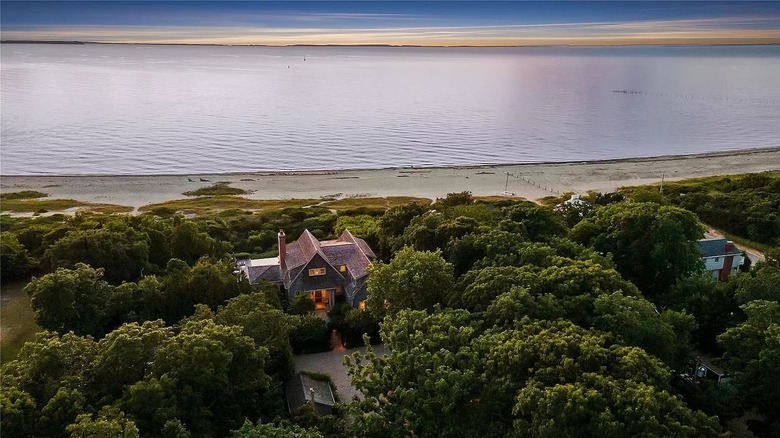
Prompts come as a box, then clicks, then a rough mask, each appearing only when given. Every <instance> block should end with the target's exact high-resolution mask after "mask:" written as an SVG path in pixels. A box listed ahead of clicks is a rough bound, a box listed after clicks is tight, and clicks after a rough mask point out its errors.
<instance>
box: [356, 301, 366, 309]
mask: <svg viewBox="0 0 780 438" xmlns="http://www.w3.org/2000/svg"><path fill="white" fill-rule="evenodd" d="M358 309H360V310H366V302H365V301H361V302H359V303H358Z"/></svg>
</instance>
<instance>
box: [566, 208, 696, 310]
mask: <svg viewBox="0 0 780 438" xmlns="http://www.w3.org/2000/svg"><path fill="white" fill-rule="evenodd" d="M703 232H704V228H703V227H702V225H701V224H700V223H699V221H698V219H697V218H696V216H695V215H694V214H693V213H691V212H689V211H687V210H683V209H681V208H677V207H670V206H662V205H659V204H655V203H630V202H629V203H616V204H610V205H607V206H606V207H601V208H598V209H596V210H594V214H592V215H591V216H590V217H588V218H586V219H585V220H583V221H582V222H580V223H579V224H577V226H576V227H574V229H572V233H571V234H572V238H573V240H575V241H577V242H580V243H582V244H584V245H590V246H592V247H593V248H594V249H596V250H597V251H600V252H602V253H605V254H606V253H611V254H612V255H613V256H614V260H615V264H616V265H617V269H618V271H620V273H621V274H623V275H624V276H625V277H626V278H628V279H629V280H631V281H632V282H634V284H636V285H637V286H638V287H639V289H640V290H642V292H644V294H645V295H646V296H648V297H650V298H652V297H655V296H658V295H661V294H664V293H666V292H668V291H669V289H670V288H671V286H672V285H673V284H674V283H675V282H676V281H677V280H678V279H680V278H684V277H687V276H689V275H691V274H693V273H695V272H697V271H700V270H701V269H702V266H703V265H702V261H701V253H700V252H699V248H698V246H697V240H698V239H700V238H701V237H702V235H703Z"/></svg>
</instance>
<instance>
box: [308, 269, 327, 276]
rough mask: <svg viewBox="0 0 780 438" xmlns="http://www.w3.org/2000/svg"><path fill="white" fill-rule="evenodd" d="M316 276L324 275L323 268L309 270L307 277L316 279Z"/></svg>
mask: <svg viewBox="0 0 780 438" xmlns="http://www.w3.org/2000/svg"><path fill="white" fill-rule="evenodd" d="M318 275H325V268H314V269H309V277H316V276H318Z"/></svg>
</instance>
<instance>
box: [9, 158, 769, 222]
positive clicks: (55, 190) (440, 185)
mask: <svg viewBox="0 0 780 438" xmlns="http://www.w3.org/2000/svg"><path fill="white" fill-rule="evenodd" d="M770 170H780V147H775V148H767V149H756V150H749V151H739V152H723V153H710V154H700V155H688V156H670V157H654V158H640V159H625V160H611V161H594V162H577V163H550V164H515V165H496V166H475V167H452V168H402V169H379V170H349V171H322V172H285V173H273V174H269V173H256V174H251V173H242V174H216V175H180V176H2V177H1V178H0V191H2V192H3V193H8V192H15V191H20V190H37V191H40V192H44V193H46V194H48V195H49V197H50V198H63V199H75V200H78V201H86V202H96V203H108V204H120V205H128V206H132V207H135V208H138V207H141V206H143V205H147V204H152V203H158V202H164V201H169V200H173V199H181V198H184V197H185V196H184V195H183V193H184V192H186V191H190V190H195V189H197V188H200V187H206V186H209V185H212V184H214V183H217V182H229V183H230V185H231V186H232V187H238V188H241V189H245V190H249V191H251V194H249V195H247V197H248V198H252V199H290V198H320V197H335V198H346V197H368V196H372V197H373V196H417V197H428V198H436V197H443V196H445V195H446V194H447V193H451V192H461V191H470V192H472V193H473V194H474V195H475V196H482V195H501V194H502V192H504V187H505V184H506V181H507V176H506V173H507V172H510V173H511V174H512V175H516V176H517V177H514V176H513V177H510V178H509V183H508V191H509V192H512V193H514V195H516V196H520V197H524V198H527V199H530V200H536V199H539V198H542V197H545V196H549V195H555V194H558V193H565V192H575V193H584V192H586V191H588V190H596V191H600V192H609V191H614V190H616V189H617V188H619V187H623V186H631V185H641V184H650V183H657V182H660V181H661V177H662V175H663V176H664V178H665V179H666V180H667V181H674V180H679V179H685V178H694V177H702V176H712V175H727V174H737V173H748V172H762V171H770Z"/></svg>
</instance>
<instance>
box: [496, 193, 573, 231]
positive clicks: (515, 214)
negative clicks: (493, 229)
mask: <svg viewBox="0 0 780 438" xmlns="http://www.w3.org/2000/svg"><path fill="white" fill-rule="evenodd" d="M504 215H505V217H506V219H505V220H503V221H502V222H501V223H500V227H501V229H502V230H505V231H509V232H512V233H518V234H521V235H523V236H525V237H526V238H527V239H529V240H532V241H545V240H548V239H550V238H553V237H561V236H565V235H566V234H567V233H568V231H569V229H568V228H567V227H566V224H565V223H564V222H563V220H561V218H560V217H559V216H558V215H557V214H556V213H555V211H554V210H553V209H552V208H550V207H543V206H540V205H536V204H534V203H531V202H527V203H523V204H517V205H514V206H512V207H507V208H506V209H504Z"/></svg>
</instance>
